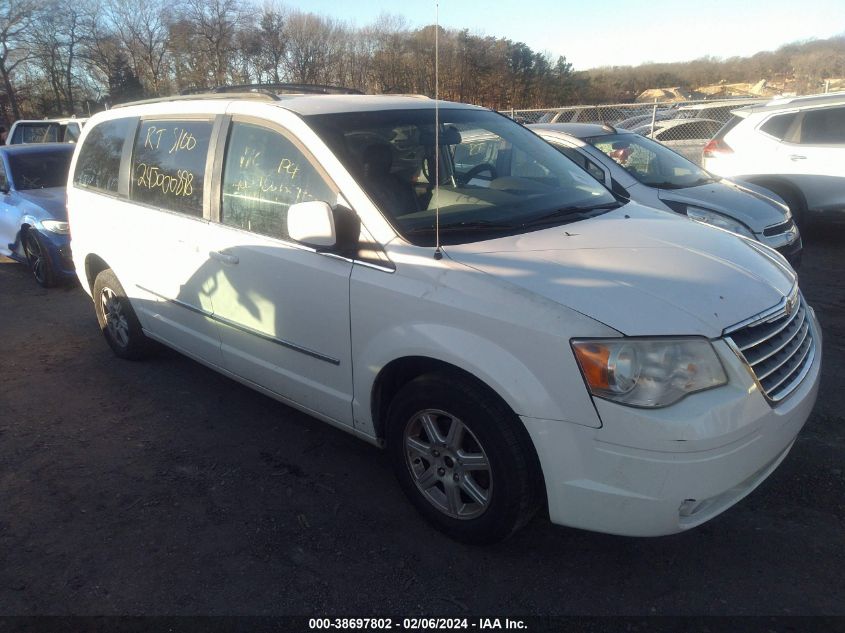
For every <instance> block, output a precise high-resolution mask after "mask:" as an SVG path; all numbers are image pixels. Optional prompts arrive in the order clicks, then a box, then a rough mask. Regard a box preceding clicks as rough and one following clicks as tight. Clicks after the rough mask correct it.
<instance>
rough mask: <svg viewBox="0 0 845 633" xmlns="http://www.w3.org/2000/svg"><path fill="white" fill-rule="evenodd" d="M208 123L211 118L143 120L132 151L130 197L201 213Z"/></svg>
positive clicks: (188, 211) (187, 213)
mask: <svg viewBox="0 0 845 633" xmlns="http://www.w3.org/2000/svg"><path fill="white" fill-rule="evenodd" d="M211 127H212V123H211V121H190V120H172V119H171V120H147V121H142V122H141V126H140V129H139V130H138V135H137V136H136V137H135V148H134V150H133V152H132V182H131V184H130V187H129V197H130V199H132V200H136V201H138V202H143V203H145V204H150V205H153V206H156V207H161V208H163V209H168V210H170V211H178V212H180V213H184V214H186V215H193V216H197V217H201V216H202V191H203V183H204V182H205V161H206V157H207V156H208V143H209V139H210V137H211Z"/></svg>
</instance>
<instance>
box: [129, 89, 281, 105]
mask: <svg viewBox="0 0 845 633" xmlns="http://www.w3.org/2000/svg"><path fill="white" fill-rule="evenodd" d="M190 99H262V100H265V101H279V100H280V99H279V96H278V95H277V94H275V93H270V92H265V91H251V92H239V93H217V92H207V91H204V92H200V91H196V92H183V93H181V94H178V95H170V96H169V97H154V98H153V99H142V100H140V101H129V102H127V103H116V104H115V105H113V106H112V109H114V108H126V107H129V106H136V105H146V104H149V103H167V102H168V101H187V100H190Z"/></svg>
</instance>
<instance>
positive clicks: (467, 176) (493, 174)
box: [461, 163, 499, 185]
mask: <svg viewBox="0 0 845 633" xmlns="http://www.w3.org/2000/svg"><path fill="white" fill-rule="evenodd" d="M485 171H489V172H490V180H495V179H496V178H498V177H499V172H497V171H496V167H495V166H494V165H492V164H490V163H481V164H480V165H476V166H475V167H473V168H472V169H470V170H469V171H468V172H466V173H464V174H461V184H462V185H465V184H467V183H468V182H469V181H470V180H472V179H473V178H475V177H476V176H477V175H478V174H481V173H483V172H485Z"/></svg>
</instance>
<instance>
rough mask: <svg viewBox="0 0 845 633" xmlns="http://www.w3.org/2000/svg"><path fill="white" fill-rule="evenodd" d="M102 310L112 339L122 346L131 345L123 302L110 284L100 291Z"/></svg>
mask: <svg viewBox="0 0 845 633" xmlns="http://www.w3.org/2000/svg"><path fill="white" fill-rule="evenodd" d="M100 310H101V311H102V314H103V320H104V321H105V323H106V328H107V329H108V331H109V334H110V335H111V337H112V339H113V340H114V341H115V342H116V343H117V344H118V345H120V346H121V347H126V346H127V345H129V321H127V319H126V314H125V313H124V310H123V302H122V301H121V300H120V297H118V296H117V295H116V294H115V292H114V290H112V289H111V288H109V287H108V286H106V287H105V288H103V290H102V292H101V293H100Z"/></svg>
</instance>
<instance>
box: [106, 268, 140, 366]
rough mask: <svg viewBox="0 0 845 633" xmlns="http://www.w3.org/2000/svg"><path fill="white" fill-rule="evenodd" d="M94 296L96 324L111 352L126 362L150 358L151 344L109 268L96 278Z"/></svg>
mask: <svg viewBox="0 0 845 633" xmlns="http://www.w3.org/2000/svg"><path fill="white" fill-rule="evenodd" d="M92 294H93V296H94V310H95V311H96V313H97V322H98V323H99V324H100V329H101V330H102V332H103V336H104V337H105V338H106V342H107V343H108V344H109V347H111V349H112V351H113V352H114V353H115V354H116V355H117V356H119V357H120V358H125V359H127V360H140V359H142V358H146V357H147V356H149V354H150V352H151V348H152V341H151V340H150V339H148V338H147V337H146V336H145V335H144V331H143V329H142V328H141V322H140V321H139V320H138V317H137V316H136V314H135V310H134V309H133V308H132V304H131V303H130V302H129V297H127V296H126V292H124V290H123V286H121V285H120V282H119V281H118V280H117V276H116V275H115V274H114V272H112V270H111V269H110V268H107V269H106V270H103V271H101V272H100V273H99V274H98V275H97V277H96V279H95V280H94V288H93V292H92Z"/></svg>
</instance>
